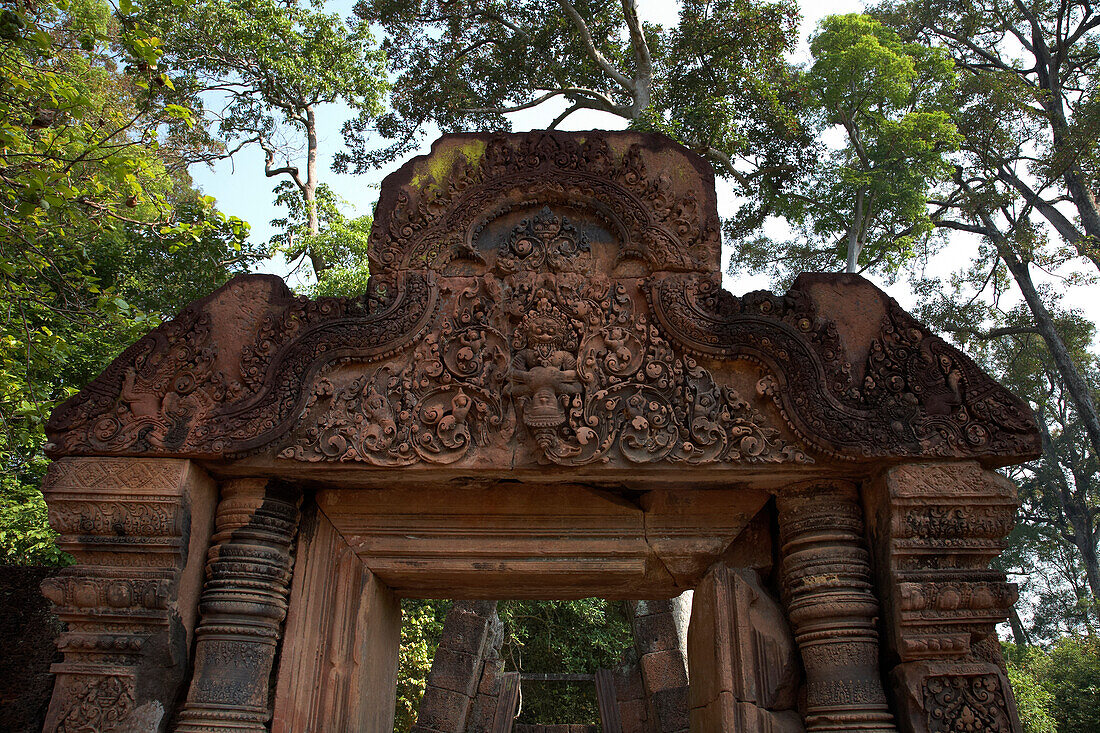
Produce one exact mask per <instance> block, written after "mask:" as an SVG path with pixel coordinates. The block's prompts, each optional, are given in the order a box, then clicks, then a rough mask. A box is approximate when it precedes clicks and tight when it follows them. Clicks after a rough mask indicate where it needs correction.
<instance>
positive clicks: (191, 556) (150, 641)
mask: <svg viewBox="0 0 1100 733" xmlns="http://www.w3.org/2000/svg"><path fill="white" fill-rule="evenodd" d="M43 491H44V492H45V495H46V502H47V504H48V505H49V513H50V524H51V525H52V526H53V528H54V529H55V530H57V532H58V535H59V537H58V545H59V546H60V547H61V549H63V550H65V551H66V552H68V553H70V554H72V555H73V557H75V558H76V561H77V564H76V565H73V566H70V567H68V568H65V569H64V570H62V571H61V573H60V574H59V575H58V576H57V577H55V578H50V579H48V580H46V581H44V582H43V583H42V592H43V593H44V594H45V595H46V597H47V598H49V599H50V600H51V601H52V602H53V603H54V604H56V606H57V608H56V611H57V614H58V616H59V617H60V619H61V620H62V621H63V622H65V625H66V631H65V632H64V633H63V634H62V635H61V636H60V638H59V639H58V642H57V645H58V649H59V650H60V651H61V652H62V653H63V654H64V659H63V660H62V661H61V662H59V663H57V664H55V665H54V666H53V669H52V671H53V672H54V674H55V675H56V681H55V683H54V689H53V697H52V699H51V701H50V707H49V711H48V713H47V716H46V723H45V727H44V728H43V730H44V731H46V733H53V732H54V731H70V730H81V731H84V730H95V731H99V732H100V733H107V732H108V731H142V733H155V732H159V731H163V730H164V728H165V726H166V725H167V722H168V717H169V716H170V715H171V713H172V706H173V705H174V704H175V701H176V699H177V697H178V695H179V691H180V687H181V686H182V684H183V681H184V680H185V679H186V675H187V670H188V651H189V649H190V648H191V635H192V632H193V630H194V623H195V614H196V610H197V606H198V596H199V588H200V586H201V583H202V564H203V555H204V553H205V551H206V547H207V544H208V543H209V540H210V531H211V527H212V525H213V521H212V520H213V516H214V502H215V491H216V489H215V485H214V482H213V481H212V480H211V479H210V478H209V477H208V476H207V475H206V474H205V473H204V472H203V471H202V469H200V468H199V467H198V466H196V465H194V464H193V463H191V462H190V461H186V460H176V459H165V458H62V459H60V460H58V461H55V462H54V463H53V464H52V465H51V466H50V468H49V471H48V472H47V474H46V480H45V482H44V484H43Z"/></svg>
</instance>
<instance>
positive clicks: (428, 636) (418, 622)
mask: <svg viewBox="0 0 1100 733" xmlns="http://www.w3.org/2000/svg"><path fill="white" fill-rule="evenodd" d="M450 606H451V602H450V601H434V600H418V599H412V598H405V599H402V601H401V655H400V657H399V658H398V664H397V705H396V708H395V713H394V724H393V730H394V733H407V732H408V731H409V730H411V729H412V727H413V725H414V724H415V723H416V713H417V710H418V709H419V708H420V699H421V698H422V697H423V696H424V688H425V686H426V684H427V680H428V672H429V671H431V668H432V658H433V657H434V656H435V650H436V647H438V646H439V639H440V636H441V635H442V633H443V622H444V621H445V620H446V618H447V611H448V609H449V608H450Z"/></svg>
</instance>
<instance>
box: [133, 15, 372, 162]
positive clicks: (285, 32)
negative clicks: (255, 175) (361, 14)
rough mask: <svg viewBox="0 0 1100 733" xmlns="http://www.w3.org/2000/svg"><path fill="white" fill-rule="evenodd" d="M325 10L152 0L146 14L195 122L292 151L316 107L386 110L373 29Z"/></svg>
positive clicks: (229, 136)
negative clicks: (195, 114)
mask: <svg viewBox="0 0 1100 733" xmlns="http://www.w3.org/2000/svg"><path fill="white" fill-rule="evenodd" d="M323 8H324V3H323V2H320V1H319V0H315V1H313V2H302V3H285V2H277V1H276V0H201V1H200V2H179V1H178V0H146V2H144V3H143V13H142V17H143V20H144V21H145V22H147V23H149V24H150V25H151V26H154V27H156V28H157V29H158V31H159V33H160V35H161V36H162V37H163V38H164V51H165V61H166V63H168V64H170V65H171V68H172V73H173V75H174V76H173V81H174V86H175V87H176V90H177V93H178V95H179V97H180V99H182V100H183V101H184V102H185V104H186V105H187V106H189V107H191V108H194V109H196V110H198V111H199V113H200V114H199V115H198V117H197V120H198V122H199V123H201V124H203V125H211V126H213V127H214V128H216V131H217V133H218V134H219V140H220V141H225V142H232V141H245V142H249V143H260V144H261V145H263V146H264V149H265V150H268V149H270V150H272V151H275V150H276V149H277V148H279V147H280V143H281V142H283V143H286V144H285V146H283V147H284V148H285V149H286V150H292V149H293V148H294V146H295V144H296V142H295V140H296V139H300V138H296V137H295V136H297V135H300V133H301V132H303V131H304V125H305V123H306V119H305V117H306V116H307V114H308V113H309V111H310V110H311V109H312V110H316V107H317V106H318V105H322V104H330V103H335V102H341V103H343V104H345V105H347V106H348V107H350V108H351V109H352V110H356V111H362V112H363V113H364V114H366V115H368V116H370V115H374V114H377V113H379V112H380V111H381V107H380V100H381V95H382V93H383V90H384V89H385V77H384V74H383V68H382V65H383V60H384V58H383V56H382V55H381V53H380V52H379V51H378V50H377V49H375V48H374V47H373V41H372V38H371V35H370V29H369V28H368V27H367V26H366V24H360V23H353V24H348V23H345V22H344V20H343V19H342V18H341V17H340V16H339V15H338V14H335V13H325V12H324V11H323ZM202 92H208V94H207V95H206V96H201V97H200V96H199V95H200V93H202ZM218 101H221V102H223V103H224V105H225V106H224V108H221V109H219V108H218V107H217V106H216V104H217V102H218ZM284 126H287V127H284ZM288 129H289V130H290V132H288V131H287V130H288ZM211 131H213V130H211ZM281 137H286V138H288V139H286V140H280V138H281Z"/></svg>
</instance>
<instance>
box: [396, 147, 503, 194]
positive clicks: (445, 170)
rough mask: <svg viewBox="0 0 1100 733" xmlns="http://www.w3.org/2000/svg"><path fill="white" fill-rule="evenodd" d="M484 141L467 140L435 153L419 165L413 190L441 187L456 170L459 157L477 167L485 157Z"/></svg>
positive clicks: (414, 176) (414, 177)
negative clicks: (433, 186)
mask: <svg viewBox="0 0 1100 733" xmlns="http://www.w3.org/2000/svg"><path fill="white" fill-rule="evenodd" d="M485 145H486V143H485V141H484V140H476V139H475V140H466V141H464V142H461V143H458V144H452V145H448V146H446V147H444V148H443V149H442V150H437V151H433V152H432V154H431V155H429V156H428V157H427V158H426V159H424V160H423V161H421V162H420V163H418V164H417V167H416V171H415V172H414V173H413V176H412V180H411V181H410V183H411V185H412V186H413V188H419V189H426V188H428V187H429V186H432V185H436V186H438V185H440V184H441V183H443V181H444V180H446V178H447V177H448V176H450V174H451V171H452V170H453V169H454V166H455V163H456V162H457V161H458V158H459V156H462V157H463V158H465V159H466V162H467V163H468V164H470V165H476V164H477V163H478V161H480V160H481V158H482V156H484V155H485Z"/></svg>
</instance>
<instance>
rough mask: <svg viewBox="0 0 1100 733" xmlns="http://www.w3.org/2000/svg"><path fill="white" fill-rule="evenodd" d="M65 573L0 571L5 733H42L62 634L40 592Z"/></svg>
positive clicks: (0, 699)
mask: <svg viewBox="0 0 1100 733" xmlns="http://www.w3.org/2000/svg"><path fill="white" fill-rule="evenodd" d="M60 571H61V569H60V568H56V567H17V566H11V565H0V640H2V642H0V730H3V731H10V733H41V730H42V724H43V722H44V721H45V719H46V708H47V706H48V705H49V702H50V692H51V691H52V689H53V675H51V674H50V663H51V662H52V661H53V660H54V656H55V654H56V646H55V641H56V639H57V637H58V635H60V634H61V631H62V628H61V623H60V621H58V619H57V616H56V615H54V614H53V612H52V609H51V608H50V604H49V602H48V601H47V600H46V599H45V598H43V597H42V594H41V593H40V592H39V590H38V586H39V584H40V583H41V582H42V581H44V580H46V579H47V578H51V577H53V576H55V575H57V574H58V573H59V572H60Z"/></svg>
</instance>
